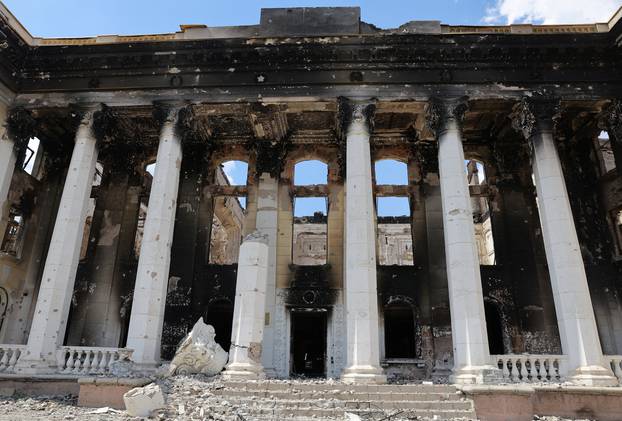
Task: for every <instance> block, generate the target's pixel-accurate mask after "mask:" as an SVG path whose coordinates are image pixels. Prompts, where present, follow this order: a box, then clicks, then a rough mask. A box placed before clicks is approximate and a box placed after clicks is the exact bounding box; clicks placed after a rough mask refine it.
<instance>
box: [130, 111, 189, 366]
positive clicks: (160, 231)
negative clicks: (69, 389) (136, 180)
mask: <svg viewBox="0 0 622 421" xmlns="http://www.w3.org/2000/svg"><path fill="white" fill-rule="evenodd" d="M177 114H178V111H177V110H176V109H175V110H169V111H168V116H167V118H166V120H165V121H164V122H163V124H162V129H161V132H160V143H159V146H158V156H157V158H156V168H155V174H154V176H153V182H152V184H151V193H150V195H149V205H148V208H147V219H146V220H145V230H144V235H143V240H142V245H141V248H140V257H139V259H138V269H137V270H136V284H135V286H134V298H133V301H132V313H131V316H130V326H129V330H128V338H127V347H128V348H130V349H133V350H134V353H133V354H132V360H133V361H134V362H135V363H136V364H137V365H139V366H143V367H144V368H153V367H155V366H156V365H157V364H158V363H159V362H160V342H161V338H162V324H163V322H164V309H165V305H166V293H167V288H168V281H169V269H170V262H171V245H172V243H173V229H174V226H175V211H176V209H177V193H178V190H179V174H180V168H181V160H182V145H181V138H180V136H179V134H178V133H177V129H176V125H177Z"/></svg>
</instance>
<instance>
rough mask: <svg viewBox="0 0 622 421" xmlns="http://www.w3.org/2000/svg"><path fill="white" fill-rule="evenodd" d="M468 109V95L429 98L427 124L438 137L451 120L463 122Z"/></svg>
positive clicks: (426, 109)
mask: <svg viewBox="0 0 622 421" xmlns="http://www.w3.org/2000/svg"><path fill="white" fill-rule="evenodd" d="M467 109H468V97H466V96H463V97H458V98H437V97H432V98H430V99H429V100H428V104H427V105H426V108H425V123H426V126H427V127H428V128H429V129H430V130H431V131H432V132H434V134H435V135H436V136H437V137H438V135H439V134H440V132H441V131H442V130H443V129H444V128H445V126H446V124H447V123H448V122H449V121H455V122H456V123H458V124H462V121H463V120H464V114H465V112H466V111H467Z"/></svg>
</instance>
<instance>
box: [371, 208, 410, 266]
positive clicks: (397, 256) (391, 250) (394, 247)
mask: <svg viewBox="0 0 622 421" xmlns="http://www.w3.org/2000/svg"><path fill="white" fill-rule="evenodd" d="M376 208H377V212H378V225H377V232H376V235H377V244H378V264H379V265H381V266H390V265H398V266H413V265H414V264H415V262H414V255H413V235H412V225H411V223H412V221H411V213H410V201H409V200H408V197H378V198H377V199H376Z"/></svg>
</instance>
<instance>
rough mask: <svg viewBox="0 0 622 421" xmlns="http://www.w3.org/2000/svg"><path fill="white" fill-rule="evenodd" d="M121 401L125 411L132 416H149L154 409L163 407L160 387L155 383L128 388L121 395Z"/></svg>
mask: <svg viewBox="0 0 622 421" xmlns="http://www.w3.org/2000/svg"><path fill="white" fill-rule="evenodd" d="M123 401H124V402H125V408H126V410H127V413H128V414H129V415H132V416H134V417H149V416H151V414H152V413H153V412H154V411H155V410H157V409H161V408H164V407H165V402H164V394H163V393H162V389H161V388H160V386H159V385H157V384H155V383H151V384H148V385H147V386H145V387H137V388H134V389H132V390H130V391H129V392H127V393H126V394H125V395H123Z"/></svg>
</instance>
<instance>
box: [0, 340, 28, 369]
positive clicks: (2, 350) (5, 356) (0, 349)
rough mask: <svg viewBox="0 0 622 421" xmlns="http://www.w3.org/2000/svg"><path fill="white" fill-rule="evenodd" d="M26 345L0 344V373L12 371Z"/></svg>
mask: <svg viewBox="0 0 622 421" xmlns="http://www.w3.org/2000/svg"><path fill="white" fill-rule="evenodd" d="M25 349H26V345H4V344H2V345H0V373H12V372H13V371H14V369H15V364H17V361H18V360H19V357H21V355H22V352H23V351H24V350H25Z"/></svg>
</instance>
